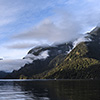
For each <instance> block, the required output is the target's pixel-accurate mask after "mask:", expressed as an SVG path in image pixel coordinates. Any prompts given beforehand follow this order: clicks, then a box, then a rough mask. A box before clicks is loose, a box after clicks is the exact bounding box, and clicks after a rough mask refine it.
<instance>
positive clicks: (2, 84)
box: [0, 80, 100, 100]
mask: <svg viewBox="0 0 100 100" xmlns="http://www.w3.org/2000/svg"><path fill="white" fill-rule="evenodd" d="M99 93H100V80H95V81H94V80H81V81H80V80H49V81H46V80H45V81H44V80H36V81H0V100H100V95H99Z"/></svg>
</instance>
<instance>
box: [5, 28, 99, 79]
mask: <svg viewBox="0 0 100 100" xmlns="http://www.w3.org/2000/svg"><path fill="white" fill-rule="evenodd" d="M85 39H87V41H84V42H81V43H78V44H77V46H76V47H74V48H73V45H72V43H68V44H60V45H58V46H57V47H45V48H41V47H38V48H33V49H31V50H30V51H29V52H28V54H30V53H31V54H32V55H35V56H38V55H39V54H41V52H43V51H45V50H48V55H49V56H48V57H47V58H46V59H36V60H34V61H33V63H31V64H27V65H25V66H24V67H22V68H21V69H19V70H18V71H13V72H12V73H11V74H9V75H8V76H7V77H6V78H20V79H23V78H29V79H30V78H31V79H55V78H56V79H100V74H99V71H100V28H99V27H96V28H95V29H93V30H92V31H91V32H90V33H88V34H87V36H85ZM36 49H39V50H36ZM70 49H72V50H71V51H70V52H69V50H70ZM59 50H60V52H58V51H59ZM66 51H67V52H66ZM24 59H25V58H24Z"/></svg>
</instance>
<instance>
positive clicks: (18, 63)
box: [0, 59, 32, 72]
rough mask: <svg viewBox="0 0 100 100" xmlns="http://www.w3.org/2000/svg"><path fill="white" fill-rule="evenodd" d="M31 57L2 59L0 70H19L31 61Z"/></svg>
mask: <svg viewBox="0 0 100 100" xmlns="http://www.w3.org/2000/svg"><path fill="white" fill-rule="evenodd" d="M31 62H32V60H30V59H15V60H0V71H7V72H11V71H13V70H18V69H20V68H21V67H23V66H24V65H25V64H27V63H31Z"/></svg>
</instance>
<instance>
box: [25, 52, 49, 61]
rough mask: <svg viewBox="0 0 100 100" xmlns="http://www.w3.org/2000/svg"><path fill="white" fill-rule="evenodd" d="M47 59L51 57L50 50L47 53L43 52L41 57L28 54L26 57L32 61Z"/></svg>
mask: <svg viewBox="0 0 100 100" xmlns="http://www.w3.org/2000/svg"><path fill="white" fill-rule="evenodd" d="M47 57H49V54H48V50H46V51H42V52H41V53H40V54H39V55H37V56H35V55H33V54H27V55H26V56H25V59H27V58H29V59H32V60H37V59H46V58H47Z"/></svg>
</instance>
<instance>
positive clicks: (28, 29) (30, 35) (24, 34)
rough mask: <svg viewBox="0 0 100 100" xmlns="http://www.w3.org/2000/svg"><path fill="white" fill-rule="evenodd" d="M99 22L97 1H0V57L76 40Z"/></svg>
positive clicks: (8, 57) (21, 55) (99, 13)
mask: <svg viewBox="0 0 100 100" xmlns="http://www.w3.org/2000/svg"><path fill="white" fill-rule="evenodd" d="M99 23H100V2H99V0H0V58H3V59H5V60H7V59H21V58H23V57H24V56H25V55H26V54H27V52H28V51H29V50H30V49H31V48H33V47H34V46H37V45H43V44H53V43H55V42H67V41H70V40H73V39H76V38H77V37H79V36H80V35H81V34H84V33H85V32H87V31H90V30H91V29H92V28H93V27H95V26H97V25H99ZM7 62H9V61H7ZM3 64H4V63H3Z"/></svg>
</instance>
